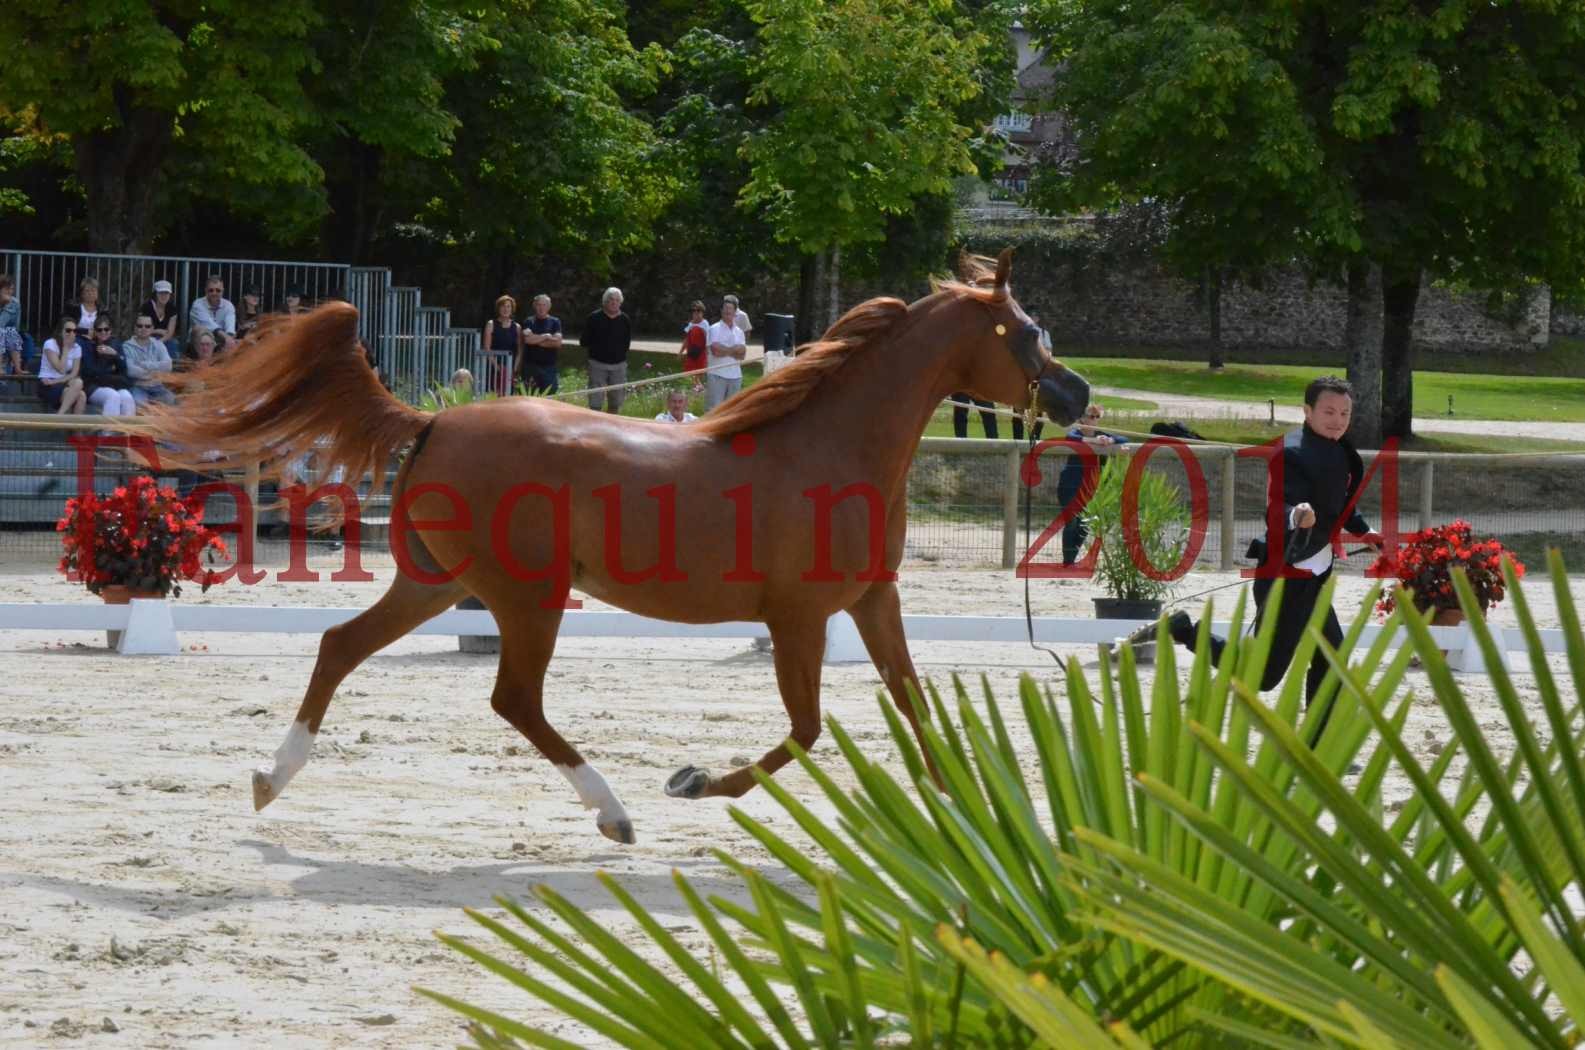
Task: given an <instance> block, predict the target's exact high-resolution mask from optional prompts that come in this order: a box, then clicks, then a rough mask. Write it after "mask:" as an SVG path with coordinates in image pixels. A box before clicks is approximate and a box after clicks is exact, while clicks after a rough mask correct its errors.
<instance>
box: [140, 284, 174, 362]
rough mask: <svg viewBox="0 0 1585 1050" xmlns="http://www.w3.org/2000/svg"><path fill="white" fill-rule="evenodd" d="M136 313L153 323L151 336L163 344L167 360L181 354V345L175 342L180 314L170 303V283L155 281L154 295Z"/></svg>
mask: <svg viewBox="0 0 1585 1050" xmlns="http://www.w3.org/2000/svg"><path fill="white" fill-rule="evenodd" d="M138 312H139V313H141V314H145V315H147V316H148V318H149V319H150V320H152V321H153V322H154V329H153V332H152V333H151V334H152V335H153V336H154V338H156V339H158V340H160V341H161V342H163V343H164V344H165V352H166V355H167V358H166V359H167V360H169V359H170V358H171V357H174V356H175V355H177V354H179V353H181V352H182V345H181V343H179V342H177V341H176V328H177V325H179V324H180V323H181V316H182V312H181V311H180V310H178V309H177V308H176V304H175V303H173V302H172V301H171V282H169V281H155V282H154V294H153V295H151V296H149V298H147V299H145V300H144V301H143V305H142V306H140V307H139V308H138Z"/></svg>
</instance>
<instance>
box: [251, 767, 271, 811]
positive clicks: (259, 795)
mask: <svg viewBox="0 0 1585 1050" xmlns="http://www.w3.org/2000/svg"><path fill="white" fill-rule="evenodd" d="M274 801H275V786H274V785H273V784H271V783H270V776H269V774H268V773H266V772H264V771H263V770H262V769H255V770H254V771H253V812H255V813H257V812H258V811H259V810H261V809H263V808H264V807H265V806H268V805H269V804H270V803H271V802H274Z"/></svg>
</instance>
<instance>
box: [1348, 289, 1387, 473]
mask: <svg viewBox="0 0 1585 1050" xmlns="http://www.w3.org/2000/svg"><path fill="white" fill-rule="evenodd" d="M1343 349H1344V351H1345V352H1346V353H1347V354H1348V381H1349V383H1350V384H1352V385H1353V387H1354V421H1353V422H1352V423H1350V424H1349V428H1348V437H1349V440H1350V441H1352V442H1353V443H1354V445H1355V447H1356V448H1380V447H1381V376H1382V369H1381V353H1382V325H1381V270H1380V269H1378V268H1377V267H1375V266H1373V265H1372V264H1371V262H1370V260H1368V259H1362V258H1355V259H1353V260H1351V261H1350V262H1349V264H1348V321H1347V323H1346V324H1345V325H1344V326H1343Z"/></svg>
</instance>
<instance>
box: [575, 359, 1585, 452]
mask: <svg viewBox="0 0 1585 1050" xmlns="http://www.w3.org/2000/svg"><path fill="white" fill-rule="evenodd" d="M1120 363H1121V364H1126V365H1140V366H1144V365H1147V364H1148V365H1150V366H1155V365H1158V364H1159V365H1166V366H1174V367H1178V368H1182V369H1185V370H1187V371H1190V372H1194V371H1196V370H1197V373H1198V375H1199V376H1200V377H1203V378H1205V379H1221V378H1224V377H1225V375H1227V374H1231V373H1233V372H1234V368H1235V367H1237V368H1245V369H1249V370H1250V371H1257V370H1256V369H1255V367H1254V366H1248V365H1245V366H1230V367H1229V368H1228V369H1227V372H1226V373H1224V376H1211V375H1209V374H1208V373H1207V372H1206V371H1205V369H1204V368H1203V367H1201V366H1196V365H1194V364H1191V363H1187V362H1143V361H1124V362H1120ZM1089 365H1090V362H1086V364H1085V366H1084V370H1085V371H1086V373H1087V374H1088V373H1093V372H1094V371H1095V370H1094V369H1092V368H1090V367H1089ZM1288 370H1289V371H1291V372H1292V373H1293V378H1289V377H1286V376H1284V377H1281V378H1280V379H1273V380H1272V381H1273V382H1274V383H1280V390H1281V393H1282V396H1283V397H1284V398H1285V399H1286V398H1288V397H1291V396H1292V394H1293V391H1294V390H1295V389H1298V386H1297V382H1298V380H1300V379H1302V378H1303V377H1306V376H1311V375H1313V374H1314V373H1315V369H1313V368H1303V367H1298V366H1293V367H1291V368H1289V369H1288ZM1270 371H1271V369H1270V366H1261V367H1260V368H1259V369H1258V373H1259V374H1262V375H1264V374H1268V373H1269V372H1270ZM672 375H676V376H677V379H676V381H675V382H670V383H655V384H652V385H650V386H647V387H641V388H639V389H638V390H635V391H632V392H631V393H629V394H628V396H627V399H626V400H625V401H624V402H623V404H622V414H623V415H624V416H633V417H636V418H639V419H653V418H654V417H655V416H656V415H658V414H660V413H661V412H662V411H664V410H665V399H666V391H667V390H671V389H676V388H677V387H678V386H681V387H682V388H683V389H688V388H689V386H690V384H689V382H688V381H687V380H685V379H683V378H682V377H681V376H680V374H678V372H677V360H676V357H675V355H670V354H668V355H659V354H643V355H634V358H633V360H632V363H630V365H629V367H628V378H629V379H650V378H660V377H663V376H672ZM760 376H761V372H760V369H759V368H758V367H755V366H752V365H751V366H750V367H748V368H745V369H744V370H743V382H744V385H745V386H753V385H754V384H755V383H756V382H758V381H759V379H760ZM1091 378H1092V379H1094V376H1093V374H1092V375H1091ZM1499 378H1500V377H1499ZM1416 379H1417V385H1418V380H1419V377H1416ZM1096 381H1097V382H1102V383H1110V382H1111V380H1096ZM588 382H589V374H588V371H587V370H586V369H585V368H582V367H578V366H571V367H564V368H562V370H561V390H562V393H563V398H562V399H563V400H567V401H571V402H573V403H574V404H577V403H580V402H581V401H582V398H580V397H578V396H576V392H577V391H578V390H580V389H582V388H583V387H586V386H587V385H588ZM1574 382H1577V383H1580V385H1582V386H1585V381H1574ZM1158 383H1159V380H1158ZM1118 385H1123V384H1122V383H1119V384H1118ZM1128 385H1137V384H1136V383H1135V382H1133V381H1130V383H1129V384H1128ZM1163 385H1165V384H1163ZM1167 389H1168V390H1169V391H1170V392H1182V393H1196V392H1198V391H1193V390H1190V389H1188V388H1187V386H1185V385H1183V384H1179V383H1176V382H1174V383H1173V384H1171V385H1170V386H1168V387H1167ZM568 394H573V395H574V396H570V397H569V396H566V395H568ZM1217 396H1226V397H1232V396H1233V395H1231V394H1220V393H1218V394H1217ZM1096 400H1097V401H1099V402H1100V404H1101V407H1102V408H1104V409H1105V410H1106V414H1107V417H1108V421H1109V422H1110V423H1112V424H1113V425H1114V426H1116V427H1117V428H1118V429H1120V430H1131V431H1141V432H1143V431H1147V430H1149V429H1150V424H1151V423H1154V422H1155V421H1156V420H1157V419H1158V418H1159V416H1157V415H1156V414H1155V413H1156V408H1157V406H1156V403H1155V402H1153V401H1144V400H1139V399H1136V398H1125V397H1110V396H1104V395H1103V396H1101V397H1098V398H1097V399H1096ZM688 411H690V412H692V413H694V414H695V415H698V416H702V415H704V411H705V404H704V395H703V394H702V393H701V394H690V395H689V398H688ZM1173 418H1174V419H1178V418H1182V421H1183V422H1184V423H1186V424H1187V425H1188V426H1189V427H1190V428H1192V429H1193V430H1195V431H1197V432H1198V433H1201V434H1204V435H1205V436H1206V437H1207V438H1210V439H1212V440H1214V441H1228V442H1233V443H1236V444H1242V445H1258V444H1261V443H1262V442H1266V441H1270V440H1271V439H1272V438H1274V437H1277V436H1279V435H1281V434H1283V433H1286V432H1287V431H1288V430H1290V429H1292V424H1280V423H1279V424H1278V425H1276V426H1268V425H1266V424H1264V423H1260V422H1258V421H1255V420H1228V419H1194V418H1192V417H1179V416H1174V417H1173ZM1521 418H1535V417H1534V416H1526V417H1521ZM1579 418H1580V419H1582V420H1585V395H1582V405H1581V414H1580V417H1579ZM997 427H998V433H999V435H1000V436H1001V437H1004V438H1005V437H1011V436H1012V420H1011V419H1008V418H1005V417H998V419H997ZM1048 429H1050V428H1048ZM969 435H970V436H971V437H982V436H984V431H983V430H982V429H981V427H980V421H979V417H978V415H976V414H974V413H973V412H972V411H971V412H970V415H969ZM925 436H926V437H952V436H953V435H952V406H951V405H950V404H948V403H946V402H943V403H942V404H941V405H940V406H939V407H937V409H936V411H935V414H934V415H933V416H932V417H931V419H930V423H929V425H927V426H926V427H925ZM1403 450H1404V451H1406V452H1409V451H1416V452H1585V443H1582V442H1571V441H1548V440H1545V439H1541V438H1515V437H1508V436H1502V437H1489V438H1488V437H1483V436H1480V435H1473V434H1472V435H1463V434H1436V435H1422V436H1416V437H1415V438H1414V439H1412V440H1411V441H1410V442H1409V443H1408V444H1406V445H1405V446H1403Z"/></svg>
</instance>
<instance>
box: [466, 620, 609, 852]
mask: <svg viewBox="0 0 1585 1050" xmlns="http://www.w3.org/2000/svg"><path fill="white" fill-rule="evenodd" d="M525 608H527V609H530V610H532V611H529V612H524V613H521V614H518V613H516V612H515V611H511V610H508V611H505V612H501V611H498V612H497V613H496V623H497V624H499V625H500V628H501V669H500V671H499V672H497V674H496V678H495V692H494V693H493V694H491V696H490V707H491V708H493V709H494V711H495V713H496V714H498V715H500V716H501V717H502V718H504V719H506V720H507V721H508V722H510V723H512V726H513V727H514V728H515V729H516V730H517V731H518V732H520V733H522V734H523V735H524V736H525V737H527V738H528V742H529V743H531V744H533V745H534V749H535V750H537V751H538V752H539V753H540V754H541V755H544V756H545V758H546V759H548V760H549V761H550V763H551V764H552V765H554V766H555V767H556V772H558V773H560V774H561V775H562V776H564V777H566V778H567V781H568V783H570V784H571V785H572V789H573V790H574V791H576V792H577V793H578V801H579V802H582V803H583V808H584V809H592V810H594V811H595V815H594V823H595V826H596V827H598V828H599V829H600V834H602V835H604V836H605V837H606V838H608V839H611V840H612V841H614V842H621V843H623V844H625V845H631V844H633V843H634V842H637V841H638V839H637V838H636V837H635V836H634V834H633V822H632V821H631V820H630V819H628V815H627V810H626V808H624V807H623V805H622V800H621V799H619V798H617V797H616V792H614V791H612V790H611V787H610V785H609V784H607V783H606V782H605V777H604V776H602V775H601V773H600V771H599V770H598V769H596V768H594V766H593V765H591V764H590V763H588V762H585V761H584V759H583V756H582V755H580V754H579V753H578V750H577V748H575V747H573V746H572V745H571V744H569V743H567V741H566V740H564V739H562V736H561V734H560V733H558V732H556V727H555V726H553V725H551V724H550V723H549V722H548V721H546V720H545V669H546V668H547V667H549V666H550V658H551V655H552V654H553V653H554V652H555V651H556V631H557V629H558V628H559V627H560V626H561V610H560V609H553V610H545V609H541V608H539V606H538V604H537V602H535V603H533V604H531V605H529V606H526V607H525Z"/></svg>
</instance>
